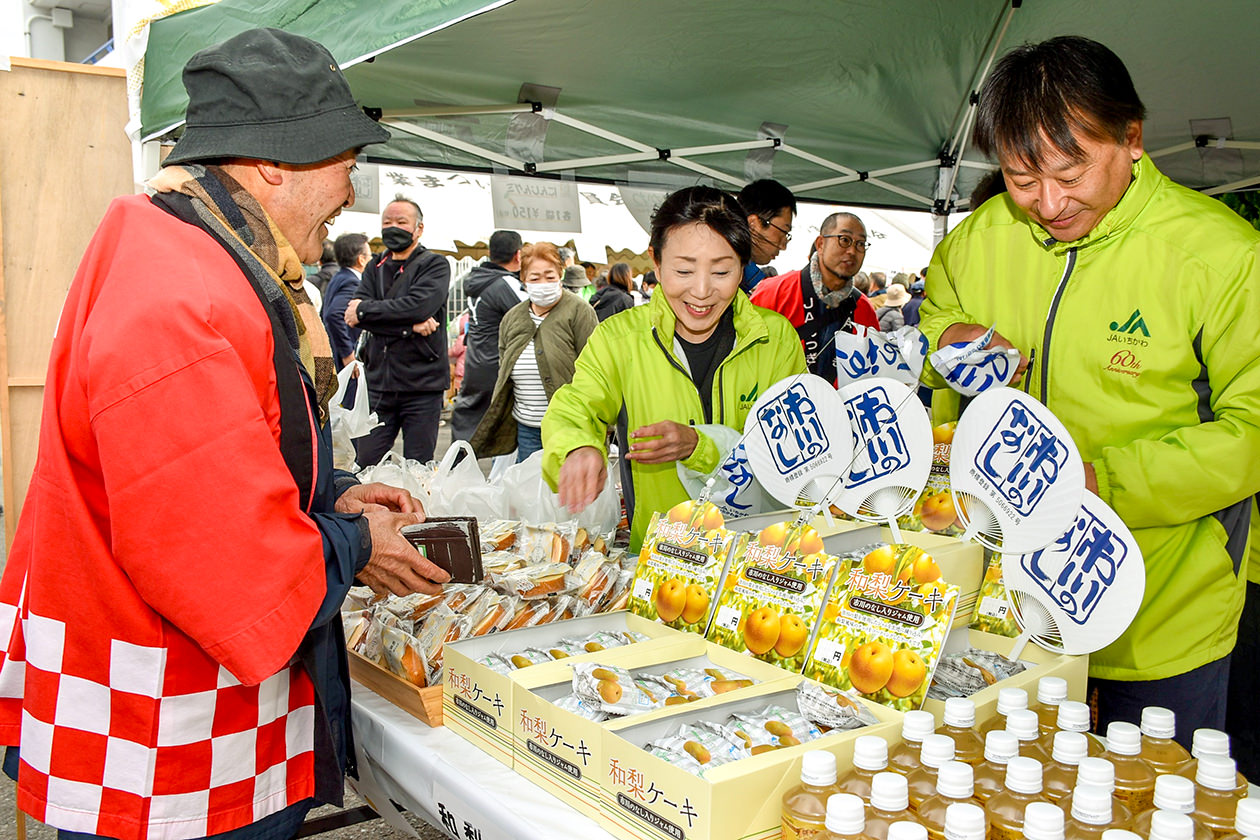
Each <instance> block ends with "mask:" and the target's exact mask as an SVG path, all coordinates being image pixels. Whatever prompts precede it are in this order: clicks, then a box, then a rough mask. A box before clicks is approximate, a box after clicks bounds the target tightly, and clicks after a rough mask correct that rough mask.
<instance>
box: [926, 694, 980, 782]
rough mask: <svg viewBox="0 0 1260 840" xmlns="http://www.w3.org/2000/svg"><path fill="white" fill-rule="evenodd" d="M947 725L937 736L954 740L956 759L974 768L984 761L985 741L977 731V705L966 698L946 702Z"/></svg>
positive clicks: (943, 726)
mask: <svg viewBox="0 0 1260 840" xmlns="http://www.w3.org/2000/svg"><path fill="white" fill-rule="evenodd" d="M944 717H945V723H944V724H942V725H941V727H940V728H939V729H937V730H936V734H937V735H948V736H949V737H951V738H953V739H954V758H955V759H957V760H958V761H965V762H967V763H968V764H970V765H971V766H972V767H975V766H976V765H977V764H979V763H980V762H982V761H984V739H983V738H982V737H980V733H979V732H977V731H976V728H975V727H976V704H975V703H973V702H971V701H970V700H968V699H967V698H966V697H950V698H949V699H948V700H946V701H945V715H944Z"/></svg>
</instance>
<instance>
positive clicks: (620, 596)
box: [602, 566, 634, 612]
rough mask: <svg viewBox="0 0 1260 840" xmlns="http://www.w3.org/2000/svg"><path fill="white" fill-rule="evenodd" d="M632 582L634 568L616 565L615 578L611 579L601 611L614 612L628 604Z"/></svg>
mask: <svg viewBox="0 0 1260 840" xmlns="http://www.w3.org/2000/svg"><path fill="white" fill-rule="evenodd" d="M632 583H634V570H633V569H623V568H621V567H620V566H617V579H616V580H615V581H613V585H612V589H611V590H609V592H608V600H607V601H606V602H605V603H604V606H603V609H602V611H603V612H616V611H617V610H624V609H625V608H626V607H628V606H630V584H632Z"/></svg>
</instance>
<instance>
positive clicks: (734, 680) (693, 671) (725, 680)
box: [661, 668, 757, 700]
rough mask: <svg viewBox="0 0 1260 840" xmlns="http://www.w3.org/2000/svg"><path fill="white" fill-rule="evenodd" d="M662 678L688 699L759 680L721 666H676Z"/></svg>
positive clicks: (708, 695)
mask: <svg viewBox="0 0 1260 840" xmlns="http://www.w3.org/2000/svg"><path fill="white" fill-rule="evenodd" d="M661 679H663V680H664V681H665V682H666V683H668V684H669V685H670V686H672V687H673V690H674V693H675V694H677V695H678V696H680V697H684V698H686V699H687V700H703V699H704V698H705V697H712V696H713V695H715V694H725V693H726V692H728V691H734V690H735V689H737V688H747V687H748V686H750V685H754V684H755V683H756V682H757V681H756V680H752V679H749V678H748V677H746V676H745V675H744V674H737V673H735V672H734V671H727V670H723V669H721V668H706V669H703V670H702V669H700V668H674V669H673V670H671V671H667V672H665V673H664V674H662V675H661Z"/></svg>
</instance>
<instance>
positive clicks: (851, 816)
mask: <svg viewBox="0 0 1260 840" xmlns="http://www.w3.org/2000/svg"><path fill="white" fill-rule="evenodd" d="M814 837H815V840H871V838H870V836H869V835H867V833H866V806H865V805H864V804H862V800H861V799H858V798H857V797H856V796H854V795H853V794H851V793H833V794H832V795H831V796H830V797H828V799H827V828H826V830H825V831H824V832H823V833H822V834H816V835H814Z"/></svg>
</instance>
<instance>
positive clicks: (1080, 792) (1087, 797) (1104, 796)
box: [1065, 784, 1115, 840]
mask: <svg viewBox="0 0 1260 840" xmlns="http://www.w3.org/2000/svg"><path fill="white" fill-rule="evenodd" d="M1114 802H1115V800H1113V799H1112V798H1111V791H1109V790H1107V789H1106V788H1105V787H1103V786H1101V785H1089V784H1082V785H1077V786H1076V790H1074V791H1072V810H1071V811H1069V812H1068V820H1067V825H1066V829H1065V833H1066V834H1067V840H1100V838H1101V837H1102V835H1103V832H1105V831H1107V830H1109V829H1112V828H1115V816H1114V810H1115V809H1114V807H1113V804H1114Z"/></svg>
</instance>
